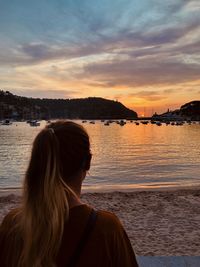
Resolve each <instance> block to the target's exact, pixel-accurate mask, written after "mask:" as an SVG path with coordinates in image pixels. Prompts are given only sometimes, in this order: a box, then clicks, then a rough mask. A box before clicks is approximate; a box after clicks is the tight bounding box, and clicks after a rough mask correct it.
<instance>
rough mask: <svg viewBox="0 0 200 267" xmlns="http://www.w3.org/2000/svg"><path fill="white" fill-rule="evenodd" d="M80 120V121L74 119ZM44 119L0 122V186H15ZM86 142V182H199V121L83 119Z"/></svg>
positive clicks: (101, 184) (141, 184) (128, 185)
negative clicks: (171, 123) (165, 122)
mask: <svg viewBox="0 0 200 267" xmlns="http://www.w3.org/2000/svg"><path fill="white" fill-rule="evenodd" d="M79 122H80V121H79ZM45 124H46V123H45V122H42V123H41V126H40V127H37V128H33V127H30V126H29V125H27V124H26V123H17V125H18V126H16V124H13V125H12V126H0V137H1V138H0V187H13V186H17V187H19V186H21V183H22V179H23V175H24V173H25V170H26V166H27V163H28V159H29V157H30V149H31V143H32V141H33V139H34V137H35V136H36V134H37V133H38V131H39V130H40V129H41V128H42V127H44V125H45ZM84 127H85V128H86V129H87V131H88V132H89V135H90V139H91V143H92V154H93V161H92V168H91V170H90V172H89V175H88V177H87V179H86V180H85V181H84V186H85V188H87V187H94V186H96V187H101V188H102V187H103V188H110V187H113V186H115V187H117V188H118V187H119V188H124V187H126V188H134V187H138V186H139V187H144V186H146V187H148V186H150V187H155V186H181V185H184V186H186V185H192V184H200V175H199V165H200V155H199V153H200V152H199V151H200V138H199V131H200V125H184V126H181V127H176V126H165V125H163V126H162V127H158V126H156V125H151V124H149V125H140V126H136V125H135V124H133V123H127V124H126V125H125V126H123V127H121V126H119V125H117V124H111V125H110V126H109V127H108V126H104V124H103V123H100V122H96V123H95V124H89V123H88V124H84Z"/></svg>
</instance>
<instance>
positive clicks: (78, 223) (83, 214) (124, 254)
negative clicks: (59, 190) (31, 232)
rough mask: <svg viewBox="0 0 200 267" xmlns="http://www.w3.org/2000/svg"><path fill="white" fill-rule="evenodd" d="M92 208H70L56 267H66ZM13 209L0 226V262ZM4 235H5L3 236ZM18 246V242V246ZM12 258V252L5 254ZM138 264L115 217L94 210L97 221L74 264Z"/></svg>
mask: <svg viewBox="0 0 200 267" xmlns="http://www.w3.org/2000/svg"><path fill="white" fill-rule="evenodd" d="M91 210H92V208H91V207H89V206H87V205H80V206H75V207H73V208H71V209H70V213H69V220H68V222H67V223H66V225H65V228H64V233H63V238H62V242H61V247H60V250H59V253H58V255H57V260H56V263H57V266H58V267H67V263H68V261H69V259H70V257H71V256H72V255H73V253H74V251H75V250H76V248H77V245H78V243H79V241H80V238H81V236H82V234H83V232H84V229H85V226H86V224H87V221H88V218H89V215H90V213H91ZM14 214H15V212H14V211H12V212H10V213H9V214H8V215H7V216H6V217H5V218H4V220H3V223H2V224H1V226H0V265H1V266H2V267H4V266H6V265H5V264H4V259H5V258H6V257H5V256H6V245H5V244H6V243H7V242H9V239H10V238H8V236H7V235H8V232H9V229H10V227H11V225H12V223H13V215H14ZM6 236H7V238H6ZM20 247H21V245H20V244H19V248H20ZM8 257H12V255H8ZM86 266H87V267H138V265H137V262H136V259H135V255H134V252H133V249H132V246H131V244H130V241H129V239H128V237H127V234H126V232H125V230H124V228H123V227H122V225H121V223H120V221H119V219H118V218H117V217H116V216H115V215H114V214H113V213H110V212H107V211H98V212H97V221H96V223H95V226H94V228H93V230H92V232H91V233H90V236H89V239H88V241H87V242H86V244H85V246H84V248H83V250H82V252H81V255H80V258H79V261H78V263H77V265H76V267H86Z"/></svg>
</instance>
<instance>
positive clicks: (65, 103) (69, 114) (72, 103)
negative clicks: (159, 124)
mask: <svg viewBox="0 0 200 267" xmlns="http://www.w3.org/2000/svg"><path fill="white" fill-rule="evenodd" d="M5 118H15V119H58V118H69V119H73V118H80V119H119V118H121V119H125V118H137V113H136V112H134V111H132V110H130V109H128V108H126V107H125V106H124V105H123V104H121V103H120V102H118V101H113V100H107V99H104V98H99V97H89V98H83V99H40V98H28V97H21V96H16V95H13V94H12V93H10V92H8V91H6V92H5V91H0V119H5Z"/></svg>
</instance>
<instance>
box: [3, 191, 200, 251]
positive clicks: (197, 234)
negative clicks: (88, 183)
mask: <svg viewBox="0 0 200 267" xmlns="http://www.w3.org/2000/svg"><path fill="white" fill-rule="evenodd" d="M4 193H5V194H4V195H2V194H0V222H1V220H2V219H3V217H4V216H5V215H6V214H7V213H8V212H9V211H10V210H11V209H13V208H15V207H17V206H18V205H19V204H20V201H21V196H20V194H19V191H18V194H16V192H15V191H13V190H11V191H7V192H5V191H4ZM81 199H82V201H83V202H84V203H86V204H88V205H90V206H93V207H94V208H96V209H97V210H98V209H99V210H107V211H110V212H112V213H115V214H116V215H117V216H118V217H119V219H120V221H121V222H122V224H123V226H124V228H125V230H126V232H127V234H128V236H129V238H130V241H131V244H132V246H133V248H134V251H135V252H136V254H137V255H143V256H163V255H165V256H172V255H173V256H180V255H190V256H199V255H200V246H199V240H200V228H199V225H200V204H199V203H200V188H199V187H198V188H197V187H187V188H186V187H184V188H178V189H177V188H170V189H169V188H165V189H163V188H162V189H161V188H156V189H155V188H154V189H152V188H150V189H149V188H148V189H146V190H144V189H141V188H139V189H138V188H137V189H135V190H131V191H130V190H128V191H127V190H123V191H122V190H115V191H104V192H102V191H99V192H97V191H91V190H90V191H87V192H85V191H84V190H83V192H82V196H81Z"/></svg>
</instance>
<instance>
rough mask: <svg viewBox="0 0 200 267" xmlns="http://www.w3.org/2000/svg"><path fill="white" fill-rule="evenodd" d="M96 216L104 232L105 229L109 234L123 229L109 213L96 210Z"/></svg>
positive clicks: (118, 221)
mask: <svg viewBox="0 0 200 267" xmlns="http://www.w3.org/2000/svg"><path fill="white" fill-rule="evenodd" d="M97 216H98V222H99V224H100V225H101V227H102V228H103V229H104V230H105V229H107V230H108V231H109V232H113V231H116V230H121V229H122V228H123V227H122V223H121V221H120V220H119V218H118V217H117V215H116V214H114V213H112V212H110V211H107V210H98V211H97Z"/></svg>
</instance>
